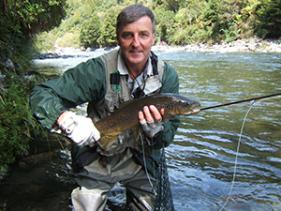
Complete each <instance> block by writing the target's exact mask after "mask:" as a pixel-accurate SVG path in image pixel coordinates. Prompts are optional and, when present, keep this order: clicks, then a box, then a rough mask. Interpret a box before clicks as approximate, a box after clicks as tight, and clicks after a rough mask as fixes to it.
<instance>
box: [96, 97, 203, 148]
mask: <svg viewBox="0 0 281 211" xmlns="http://www.w3.org/2000/svg"><path fill="white" fill-rule="evenodd" d="M149 105H154V106H156V107H157V108H158V109H161V108H164V110H165V112H164V116H163V120H167V119H169V118H171V117H174V116H177V115H190V114H195V113H197V112H199V111H200V104H199V103H198V102H197V101H194V100H191V99H188V98H186V97H184V96H182V95H179V94H171V93H169V94H168V93H167V94H156V95H151V96H147V97H142V98H138V99H135V100H132V101H129V102H127V103H124V104H123V105H121V106H120V108H119V109H117V110H116V111H115V112H113V113H112V114H111V115H109V116H107V117H105V118H103V119H101V120H99V121H98V122H96V123H95V126H96V128H97V129H98V130H99V131H100V133H101V140H100V141H99V142H100V145H103V146H107V145H110V143H109V142H111V141H114V140H115V139H116V138H117V136H118V135H119V134H121V133H122V132H123V131H125V130H127V129H130V128H135V127H137V126H138V125H139V119H138V112H139V111H141V110H143V107H144V106H149Z"/></svg>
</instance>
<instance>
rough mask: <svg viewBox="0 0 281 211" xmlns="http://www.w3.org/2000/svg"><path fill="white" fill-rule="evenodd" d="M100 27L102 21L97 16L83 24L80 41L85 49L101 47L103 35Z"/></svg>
mask: <svg viewBox="0 0 281 211" xmlns="http://www.w3.org/2000/svg"><path fill="white" fill-rule="evenodd" d="M100 25H101V23H100V19H99V17H98V16H97V15H95V14H94V15H93V16H91V17H90V18H89V19H88V20H86V21H85V22H84V23H83V25H82V28H81V33H80V41H81V44H82V45H83V46H85V47H99V46H100V43H99V41H98V39H99V36H100V33H101V32H100V31H101V30H100V28H101V26H100Z"/></svg>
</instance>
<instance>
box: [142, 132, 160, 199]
mask: <svg viewBox="0 0 281 211" xmlns="http://www.w3.org/2000/svg"><path fill="white" fill-rule="evenodd" d="M140 140H141V147H142V154H143V156H142V157H143V166H144V170H145V174H146V176H147V178H148V181H149V184H150V186H151V188H152V191H153V193H154V195H157V192H156V191H155V188H154V185H153V183H152V182H151V179H150V176H149V173H148V171H147V166H146V159H145V150H144V143H143V136H142V135H141V136H140Z"/></svg>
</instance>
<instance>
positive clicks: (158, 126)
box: [139, 105, 165, 138]
mask: <svg viewBox="0 0 281 211" xmlns="http://www.w3.org/2000/svg"><path fill="white" fill-rule="evenodd" d="M164 112H165V111H164V109H163V108H162V109H160V111H159V110H158V109H157V108H156V107H155V106H154V105H150V106H144V107H143V110H142V111H139V122H140V124H141V126H142V129H143V131H144V133H145V134H146V135H147V136H148V137H149V138H153V137H154V136H155V135H156V134H158V133H159V132H160V131H162V130H163V129H164V126H163V122H162V116H163V115H164Z"/></svg>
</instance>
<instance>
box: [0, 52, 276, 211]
mask: <svg viewBox="0 0 281 211" xmlns="http://www.w3.org/2000/svg"><path fill="white" fill-rule="evenodd" d="M99 53H100V52H98V54H99ZM158 55H159V56H160V57H161V58H163V59H164V60H166V61H168V62H169V63H171V64H172V65H173V66H174V67H176V69H177V71H178V74H179V79H180V93H181V94H182V95H185V96H187V97H192V98H195V99H197V100H199V101H200V102H201V105H202V107H207V106H211V105H215V104H220V103H225V102H229V101H235V100H241V99H245V98H251V97H256V96H261V95H267V94H271V93H276V92H281V87H280V81H281V54H270V53H267V54H262V53H259V54H254V53H227V54H226V53H224V54H222V53H195V52H158ZM86 59H88V55H82V56H79V57H71V58H64V59H61V58H60V59H45V60H37V61H36V65H37V67H38V68H39V70H41V71H45V70H49V68H55V71H63V70H64V69H66V68H67V67H69V66H73V65H75V64H77V63H79V62H81V61H85V60H86ZM43 64H44V68H43V66H42V65H43ZM46 68H47V69H46ZM250 106H251V104H250V103H243V104H237V105H232V106H228V107H221V108H217V109H212V110H206V111H201V112H199V113H198V114H196V115H194V116H187V117H180V119H181V125H180V127H179V128H178V131H177V134H176V136H175V139H174V142H173V144H171V145H170V146H169V147H168V148H167V150H166V152H167V153H166V154H167V160H168V167H169V176H170V181H171V188H172V193H173V198H174V205H175V208H176V210H179V211H181V210H183V211H185V210H191V211H217V210H227V211H236V210H237V211H240V210H242V211H244V210H245V211H248V210H249V211H250V210H255V211H261V210H265V211H268V210H276V211H277V210H281V112H280V109H281V96H280V97H274V98H268V99H264V100H261V101H257V102H255V103H254V105H253V106H252V107H251V110H250V112H249V114H248V116H247V118H246V120H245V127H244V130H243V133H242V134H241V138H240V141H241V142H240V148H239V153H238V154H237V146H238V142H239V137H240V130H241V126H242V123H243V119H244V116H245V114H246V112H247V111H248V109H249V108H250ZM237 155H238V157H237V159H236V156H237ZM235 160H236V161H237V169H236V177H235V180H234V181H233V172H234V166H235ZM63 169H64V167H63V165H62V164H61V160H60V159H58V156H52V159H51V160H47V161H45V162H41V163H39V164H37V165H33V167H32V168H28V167H26V168H17V169H15V170H14V171H13V172H12V175H11V177H10V179H8V180H7V181H6V183H5V184H4V186H3V185H2V187H0V188H1V191H0V192H1V194H0V200H1V203H2V204H1V203H0V210H1V206H2V209H3V208H4V209H5V207H6V209H7V210H64V209H65V210H67V207H65V204H67V201H68V200H69V194H70V191H71V188H72V187H73V184H72V183H71V182H68V180H67V176H66V175H67V174H66V173H65V172H64V171H63ZM230 190H231V191H230ZM15 203H18V204H20V206H16V205H15Z"/></svg>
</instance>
